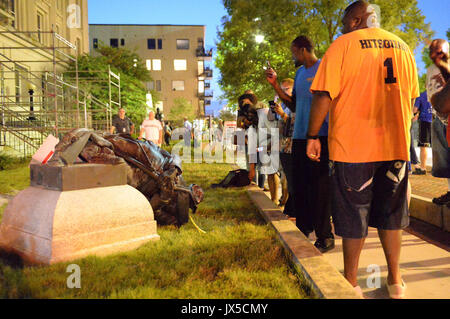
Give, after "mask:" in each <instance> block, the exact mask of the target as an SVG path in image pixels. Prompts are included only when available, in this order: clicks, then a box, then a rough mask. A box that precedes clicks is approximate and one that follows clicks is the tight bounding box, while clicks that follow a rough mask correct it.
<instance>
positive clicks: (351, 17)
mask: <svg viewBox="0 0 450 319" xmlns="http://www.w3.org/2000/svg"><path fill="white" fill-rule="evenodd" d="M369 5H370V4H369V3H368V2H367V1H361V0H360V1H355V2H353V3H352V4H351V5H349V6H348V7H347V8H345V11H344V18H343V19H342V24H343V25H344V29H343V30H342V33H344V34H345V33H349V32H352V31H355V30H359V29H365V28H367V27H368V26H367V18H368V17H369V16H370V15H371V14H372V12H369V10H368V7H369Z"/></svg>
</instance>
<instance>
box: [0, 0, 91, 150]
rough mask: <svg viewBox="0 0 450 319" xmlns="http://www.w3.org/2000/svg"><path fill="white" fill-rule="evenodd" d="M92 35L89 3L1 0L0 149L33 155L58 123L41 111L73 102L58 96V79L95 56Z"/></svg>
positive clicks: (57, 0) (72, 97)
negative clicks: (83, 58) (73, 64)
mask: <svg viewBox="0 0 450 319" xmlns="http://www.w3.org/2000/svg"><path fill="white" fill-rule="evenodd" d="M88 32H89V24H88V3H87V0H0V86H1V101H0V150H2V149H3V150H4V149H5V148H7V147H10V148H14V149H16V150H18V149H21V148H22V149H25V148H27V149H28V150H27V151H24V152H22V151H19V152H21V153H22V154H24V155H26V156H29V155H30V152H32V151H33V149H36V148H37V147H38V146H39V143H42V140H43V138H45V136H46V134H49V133H48V132H47V131H45V132H44V128H45V127H46V126H50V127H54V126H55V121H56V122H58V120H57V119H55V121H50V120H48V121H47V120H45V121H44V119H43V118H40V117H39V112H41V111H42V110H44V109H45V110H46V111H50V107H49V106H53V107H54V108H59V109H61V103H62V102H61V101H63V100H65V101H66V102H67V101H68V100H67V98H66V96H64V97H63V96H61V97H60V98H59V93H55V92H58V88H61V86H60V85H57V84H56V82H57V81H60V80H61V77H60V76H58V74H62V72H64V70H65V69H66V68H67V66H68V63H69V62H68V61H69V60H70V59H72V61H73V59H74V57H75V56H77V55H80V54H85V53H89V35H88ZM55 75H57V76H55ZM56 78H57V79H58V80H57V81H56V80H55V79H56ZM52 83H53V84H54V85H53V87H51V84H52ZM63 90H64V88H61V90H60V91H63ZM55 96H57V97H55ZM70 98H71V99H72V100H71V103H72V104H73V99H76V98H77V97H76V95H75V94H72V96H70ZM66 104H67V103H66ZM56 124H57V123H56Z"/></svg>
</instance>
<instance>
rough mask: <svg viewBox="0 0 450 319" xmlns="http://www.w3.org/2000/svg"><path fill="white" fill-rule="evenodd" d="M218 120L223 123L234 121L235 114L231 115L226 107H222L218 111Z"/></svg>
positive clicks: (230, 111)
mask: <svg viewBox="0 0 450 319" xmlns="http://www.w3.org/2000/svg"><path fill="white" fill-rule="evenodd" d="M219 118H220V119H221V120H223V121H224V122H226V121H236V113H233V112H232V110H231V109H230V108H228V107H224V108H223V109H222V110H221V111H220V116H219Z"/></svg>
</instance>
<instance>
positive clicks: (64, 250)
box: [0, 164, 159, 264]
mask: <svg viewBox="0 0 450 319" xmlns="http://www.w3.org/2000/svg"><path fill="white" fill-rule="evenodd" d="M104 174H106V175H104ZM80 176H81V177H83V176H89V178H86V179H83V178H80ZM102 176H105V178H102ZM31 185H32V186H30V187H28V188H27V189H25V190H23V191H22V192H20V193H19V194H18V195H17V196H16V197H14V198H13V199H12V200H11V201H10V202H9V205H8V206H7V207H6V210H5V211H4V214H3V219H2V223H1V225H0V246H1V248H2V249H4V250H6V251H11V252H14V253H16V254H19V255H20V256H21V257H22V258H23V259H24V261H25V262H27V263H31V264H53V263H57V262H62V261H70V260H74V259H77V258H81V257H85V256H88V255H98V256H105V255H108V254H112V253H117V252H122V251H127V250H131V249H134V248H137V247H138V246H140V245H142V244H144V243H146V242H148V241H150V240H158V239H159V235H158V234H157V233H156V221H155V220H154V216H153V210H152V208H151V206H150V204H149V202H148V200H147V199H146V198H145V196H144V195H143V194H142V193H140V192H139V191H138V190H136V189H135V188H133V187H131V186H129V185H126V166H125V165H115V166H113V165H103V164H102V165H100V164H99V165H97V164H80V165H73V166H69V167H49V166H45V165H44V166H41V165H32V166H31Z"/></svg>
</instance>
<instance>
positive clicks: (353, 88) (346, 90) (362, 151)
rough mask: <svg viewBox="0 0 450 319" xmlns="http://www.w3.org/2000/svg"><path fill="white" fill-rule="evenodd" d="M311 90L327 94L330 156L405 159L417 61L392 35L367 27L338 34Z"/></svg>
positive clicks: (351, 159)
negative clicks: (330, 100) (328, 102)
mask: <svg viewBox="0 0 450 319" xmlns="http://www.w3.org/2000/svg"><path fill="white" fill-rule="evenodd" d="M311 91H327V92H328V93H329V94H330V97H331V99H332V103H331V108H330V122H329V135H328V143H329V151H330V159H331V160H334V161H339V162H347V163H366V162H378V161H391V160H405V161H407V160H409V146H410V138H411V136H410V127H411V118H412V104H411V100H412V99H414V98H416V97H418V96H419V83H418V76H417V67H416V62H415V60H414V56H413V54H412V53H411V51H410V49H409V47H408V46H407V45H406V44H405V42H403V41H402V40H401V39H400V38H399V37H397V36H396V35H394V34H392V33H390V32H388V31H385V30H383V29H380V28H367V29H362V30H357V31H353V32H350V33H347V34H344V35H342V36H341V37H339V38H338V39H336V41H334V42H333V43H332V44H331V46H330V48H329V49H328V51H327V52H326V53H325V56H324V58H323V59H322V62H321V63H320V67H319V70H318V71H317V73H316V76H315V78H314V81H313V83H312V85H311Z"/></svg>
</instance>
